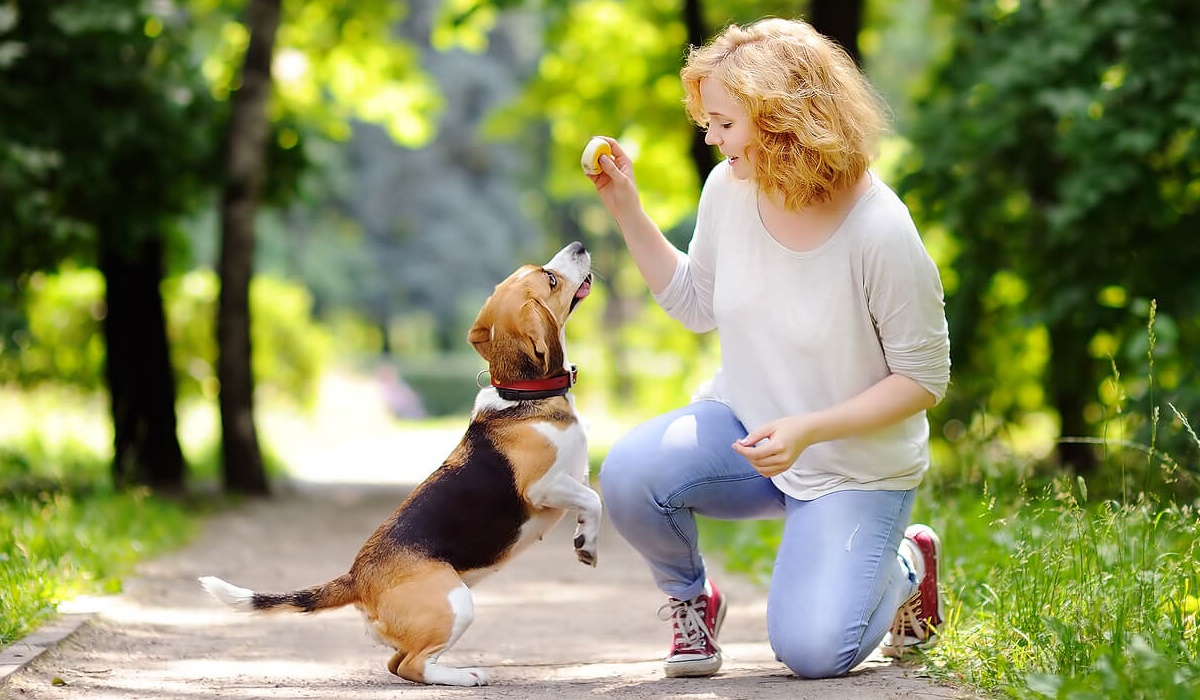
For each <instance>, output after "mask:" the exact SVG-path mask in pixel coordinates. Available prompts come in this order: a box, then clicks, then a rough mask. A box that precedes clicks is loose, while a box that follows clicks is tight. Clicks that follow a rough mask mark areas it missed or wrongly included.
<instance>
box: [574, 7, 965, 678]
mask: <svg viewBox="0 0 1200 700" xmlns="http://www.w3.org/2000/svg"><path fill="white" fill-rule="evenodd" d="M681 77H682V80H683V86H684V89H685V92H686V100H685V104H686V107H687V111H688V113H689V115H690V116H691V118H692V119H693V120H695V121H696V122H697V123H698V124H699V125H700V126H701V127H702V128H704V129H706V131H707V136H706V141H707V143H709V144H710V145H713V146H716V147H717V148H719V149H720V151H721V153H722V155H724V157H725V159H724V160H723V161H722V162H721V163H720V164H719V165H718V166H717V167H716V168H715V169H714V170H713V171H712V173H711V174H710V175H709V177H708V179H707V181H706V183H705V185H704V188H703V192H702V194H701V196H700V203H699V211H698V214H697V220H696V229H695V232H694V235H693V237H692V240H691V243H690V245H689V247H688V250H687V252H686V253H683V252H681V251H679V250H677V249H676V248H675V247H673V246H672V245H671V244H670V243H669V242H668V241H667V239H666V238H665V237H664V236H663V235H662V233H661V231H660V230H659V229H658V227H657V226H656V225H655V223H654V222H653V221H651V219H650V218H649V217H648V216H647V214H646V212H645V210H644V209H643V208H642V205H641V202H640V198H639V195H638V190H637V187H636V185H635V182H634V173H633V163H632V161H631V160H630V158H629V156H628V154H627V153H626V152H625V151H624V149H622V148H621V146H620V144H619V143H618V142H617V141H616V140H614V139H610V138H607V137H606V140H607V141H608V142H609V145H610V146H611V149H612V152H613V154H612V156H611V157H610V156H607V155H605V156H603V157H602V158H601V159H600V165H601V170H602V172H600V173H599V174H596V175H589V177H590V178H591V179H592V181H593V183H594V184H595V187H596V191H597V193H598V195H599V197H600V200H601V202H603V204H604V206H605V207H606V208H607V209H608V211H609V212H610V214H611V215H612V216H613V218H614V219H615V220H616V223H617V225H618V226H619V227H620V229H621V233H622V235H623V237H624V239H625V242H626V245H627V246H628V248H629V251H630V254H631V256H632V257H633V259H634V261H635V262H636V264H637V266H638V269H639V271H640V272H641V274H642V276H643V277H644V278H645V280H646V282H647V284H648V286H649V288H650V291H651V292H652V293H653V295H654V297H655V299H656V300H657V301H658V303H659V304H660V305H662V307H663V308H664V309H665V310H666V311H667V313H669V314H670V315H671V316H673V317H674V318H676V319H678V320H680V321H681V322H683V323H684V324H685V325H686V326H687V327H688V328H690V329H692V330H694V331H696V332H706V331H709V330H713V329H716V330H717V332H718V334H719V338H720V344H721V366H720V369H719V370H718V371H717V373H716V375H715V376H714V377H713V378H712V380H711V381H710V382H708V383H707V385H706V386H705V387H704V388H703V389H701V390H700V391H699V392H698V393H697V395H696V396H695V397H694V399H693V402H692V403H691V404H689V405H687V406H684V407H682V408H680V409H677V410H675V411H672V412H670V413H667V414H665V415H662V416H659V417H657V418H654V419H652V420H650V421H648V422H646V423H644V424H642V425H640V426H638V427H636V428H635V429H633V430H632V431H631V432H630V433H629V434H628V435H626V436H625V437H623V438H622V439H621V440H620V441H619V442H618V443H617V444H616V445H615V446H614V447H613V449H612V451H611V452H610V453H609V455H608V456H607V458H606V459H605V462H604V465H603V468H602V470H601V473H600V485H601V489H602V492H603V496H604V499H605V502H606V510H607V513H608V515H609V517H610V518H611V519H612V522H613V523H614V525H615V526H616V528H617V530H618V531H619V532H620V533H621V534H622V536H624V537H625V538H626V539H627V540H628V541H629V542H630V543H632V544H633V546H634V547H635V548H637V549H638V551H639V552H641V554H642V555H643V556H644V557H645V559H646V561H647V562H648V563H649V565H650V568H651V570H652V572H653V575H654V578H655V580H656V582H657V584H658V586H659V588H660V589H661V590H662V591H663V592H664V593H665V594H666V595H667V596H668V597H669V599H668V603H667V604H666V605H664V606H663V611H662V612H663V613H666V614H668V615H669V618H670V620H671V621H672V622H673V633H674V636H673V640H672V646H671V652H670V654H669V655H668V657H667V659H666V667H665V670H666V675H667V676H707V675H711V674H713V673H716V671H717V670H718V669H719V668H720V666H721V656H720V651H719V647H718V645H717V633H718V631H719V629H720V626H721V621H722V619H723V617H724V614H725V601H724V598H723V597H722V596H721V593H720V592H719V591H718V589H717V587H716V586H715V585H714V584H713V582H712V581H710V580H709V579H708V577H707V575H706V573H705V567H704V560H703V558H702V557H701V554H700V549H699V543H698V542H697V534H696V525H695V520H694V516H695V515H697V514H700V515H704V516H709V517H713V518H728V519H737V518H766V517H779V518H783V519H784V520H785V524H784V530H783V538H782V542H781V544H780V546H779V551H778V552H777V555H776V561H775V568H774V572H773V575H772V581H771V589H770V594H769V598H768V608H767V625H768V633H769V635H770V642H771V645H772V648H773V650H774V652H775V654H776V656H777V658H778V659H779V660H780V661H782V662H783V663H784V664H786V665H787V666H788V668H790V669H791V670H792V671H793V672H794V673H796V674H797V675H799V676H803V677H806V678H826V677H833V676H839V675H842V674H845V673H846V672H848V671H849V670H850V669H852V668H854V667H855V666H856V665H858V664H859V663H860V662H862V661H863V660H864V659H865V658H866V657H867V656H868V655H869V654H870V653H871V652H872V651H873V650H874V649H875V648H876V647H877V646H878V645H879V644H880V642H881V641H884V642H885V651H888V652H890V653H891V654H893V655H898V654H900V653H903V652H904V651H905V650H907V649H909V648H912V647H913V646H917V645H925V644H929V643H932V642H933V641H934V640H935V634H936V626H937V625H939V624H940V623H941V620H942V615H941V611H940V605H941V604H940V599H939V597H938V589H937V560H938V557H939V549H940V544H939V542H938V539H937V536H936V535H935V534H934V533H933V531H932V530H931V529H929V528H928V527H926V526H923V525H914V526H911V527H908V528H907V530H906V526H907V525H908V521H909V518H910V515H911V512H912V506H913V499H914V496H915V494H916V488H917V485H918V484H919V482H920V481H921V478H922V476H923V475H924V473H925V471H926V470H927V469H928V467H929V444H928V443H929V425H928V422H927V420H926V417H925V411H926V409H928V408H930V407H932V406H934V405H935V404H936V403H937V402H938V401H939V400H941V398H942V396H943V395H944V393H945V391H946V386H947V384H948V382H949V376H950V357H949V338H948V331H947V327H946V318H945V311H944V308H943V295H942V286H941V281H940V279H939V277H938V270H937V267H936V266H935V265H934V263H933V262H932V260H931V259H930V257H929V255H928V253H927V252H926V250H925V247H924V245H923V244H922V242H921V239H920V237H919V235H918V233H917V230H916V227H915V226H914V224H913V222H912V218H911V216H910V215H909V212H908V210H907V209H906V207H905V206H904V204H903V203H902V202H901V201H900V199H899V198H898V197H897V196H896V195H895V193H894V192H892V190H890V189H889V188H888V186H887V185H886V184H884V183H883V182H882V181H881V180H880V179H879V178H878V176H876V175H875V174H874V173H872V172H871V171H870V170H869V168H868V166H869V164H870V161H871V157H872V154H873V152H874V147H875V145H876V141H877V139H878V137H879V135H880V133H881V131H882V130H883V128H884V122H885V120H884V117H883V110H882V105H881V103H880V101H879V100H878V98H877V96H876V94H875V92H874V90H873V89H872V88H871V86H870V85H869V83H868V82H867V81H866V79H865V78H864V76H863V75H862V73H861V72H860V71H859V70H858V69H857V67H856V66H855V64H854V62H853V61H852V60H851V59H850V58H849V56H848V55H847V54H846V53H845V52H844V51H842V50H841V49H840V48H839V47H837V46H836V45H835V44H834V43H833V42H831V41H830V40H828V39H826V38H825V37H823V36H821V35H820V34H819V33H817V32H816V31H815V30H814V29H813V28H812V27H811V26H810V25H808V24H806V23H804V22H801V21H792V20H783V19H767V20H762V21H759V22H755V23H754V24H751V25H748V26H745V27H740V26H730V27H729V28H727V29H726V30H725V31H724V32H723V33H722V34H721V35H720V36H718V37H717V38H715V39H714V40H713V41H711V42H710V43H709V44H707V45H705V46H703V47H698V48H693V49H692V50H691V51H690V52H689V55H688V57H687V62H686V65H685V66H684V68H683V70H682V72H681ZM885 635H887V636H888V637H889V638H888V639H887V640H884V637H885Z"/></svg>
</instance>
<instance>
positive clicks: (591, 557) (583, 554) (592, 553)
mask: <svg viewBox="0 0 1200 700" xmlns="http://www.w3.org/2000/svg"><path fill="white" fill-rule="evenodd" d="M575 556H576V558H578V559H579V561H581V562H583V563H584V564H587V565H588V566H595V565H596V541H595V540H592V541H591V542H588V541H587V538H586V537H584V536H583V535H582V534H579V535H575Z"/></svg>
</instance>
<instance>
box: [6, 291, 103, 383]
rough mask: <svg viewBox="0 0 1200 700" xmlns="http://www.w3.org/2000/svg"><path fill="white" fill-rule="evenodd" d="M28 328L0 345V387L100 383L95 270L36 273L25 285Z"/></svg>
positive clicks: (99, 294) (100, 295)
mask: <svg viewBox="0 0 1200 700" xmlns="http://www.w3.org/2000/svg"><path fill="white" fill-rule="evenodd" d="M25 296H26V304H25V308H24V313H23V316H24V317H25V318H26V319H27V320H26V326H27V327H26V329H25V330H23V331H19V332H17V333H15V334H14V342H13V343H11V344H6V343H4V342H3V341H2V340H0V384H3V383H9V382H15V383H18V384H21V385H24V386H33V385H35V384H39V383H42V382H50V381H52V382H62V383H65V384H69V385H72V386H77V387H81V388H84V389H88V390H95V389H97V388H99V387H100V386H102V385H103V383H104V340H103V338H104V336H103V334H102V328H101V324H102V320H103V318H104V278H103V277H102V276H101V275H100V273H99V272H97V271H96V270H91V269H86V270H71V271H66V272H63V273H62V274H56V275H47V274H42V273H38V274H36V275H33V276H32V277H31V278H30V280H29V291H28V292H27V294H26V295H25Z"/></svg>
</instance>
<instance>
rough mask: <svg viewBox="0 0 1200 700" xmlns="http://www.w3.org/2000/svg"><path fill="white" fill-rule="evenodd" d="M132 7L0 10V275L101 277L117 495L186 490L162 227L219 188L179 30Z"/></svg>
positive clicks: (16, 6) (117, 3)
mask: <svg viewBox="0 0 1200 700" xmlns="http://www.w3.org/2000/svg"><path fill="white" fill-rule="evenodd" d="M144 8H145V3H143V2H140V0H64V1H63V2H56V3H44V2H40V1H37V0H29V1H25V0H22V1H17V2H8V3H5V4H4V5H0V82H2V83H3V85H4V88H3V89H2V90H0V114H3V119H0V152H3V154H4V157H3V158H0V190H3V193H4V195H3V200H4V201H5V205H4V206H3V207H0V275H2V277H3V279H4V280H6V282H7V284H6V285H5V294H6V296H7V297H8V298H9V299H11V298H12V297H13V295H15V294H17V293H19V290H20V289H21V288H22V287H23V286H25V285H26V284H27V283H28V281H29V279H30V275H31V274H32V273H34V272H36V271H38V270H47V269H53V268H54V267H56V266H57V265H58V264H59V263H60V262H61V261H63V260H64V259H66V258H76V259H79V260H81V261H83V262H85V263H91V264H96V265H97V266H98V267H99V269H100V271H101V272H102V273H103V275H104V281H105V289H106V296H105V300H106V309H105V311H104V316H103V328H104V333H105V341H106V364H105V375H106V379H107V382H108V387H109V393H110V398H111V406H112V417H113V429H114V431H113V432H114V459H113V476H114V481H115V482H116V483H117V484H118V485H128V484H148V485H150V486H152V487H154V488H157V489H162V490H178V489H181V488H182V487H183V481H184V462H183V456H182V453H181V450H180V446H179V441H178V438H177V437H176V417H175V385H174V383H173V380H172V375H171V365H170V358H169V355H168V352H167V341H166V332H165V320H164V316H163V307H162V299H161V294H160V283H161V281H162V279H163V274H164V249H165V246H166V244H167V242H168V241H169V240H170V239H171V237H172V232H173V231H174V229H173V224H174V222H175V221H177V220H178V219H179V218H180V217H181V216H183V215H185V214H187V213H188V212H191V211H193V210H195V209H196V208H197V206H198V205H199V204H200V198H201V196H202V195H203V193H204V192H205V191H206V190H207V188H208V187H210V186H211V184H212V183H213V182H214V181H215V177H216V173H215V171H214V168H213V167H212V165H213V158H212V155H213V154H212V150H211V148H210V147H209V144H210V139H209V132H207V131H206V130H205V126H206V125H209V124H211V123H212V122H213V119H214V105H213V102H212V100H211V99H210V97H209V95H208V92H207V90H206V89H205V86H204V82H203V80H202V78H201V76H200V74H199V72H198V71H197V70H196V68H195V66H194V65H192V63H191V62H190V60H189V57H188V55H187V50H186V48H187V47H186V43H185V36H184V34H183V31H182V30H183V21H182V18H181V17H179V16H178V15H175V14H173V13H171V12H169V11H168V12H167V13H165V14H154V13H152V12H148V11H146V10H145V9H144Z"/></svg>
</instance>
